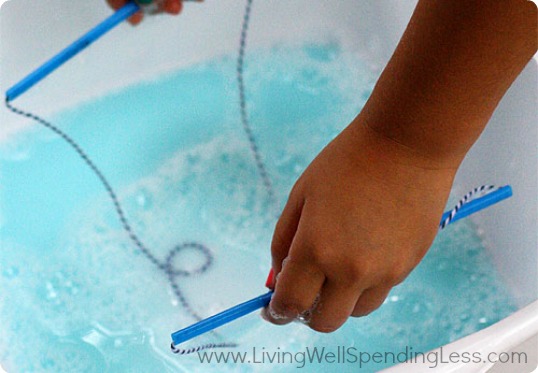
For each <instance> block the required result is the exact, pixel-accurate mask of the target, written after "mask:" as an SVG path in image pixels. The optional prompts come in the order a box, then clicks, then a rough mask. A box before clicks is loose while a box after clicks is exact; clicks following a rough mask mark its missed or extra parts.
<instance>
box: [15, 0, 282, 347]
mask: <svg viewBox="0 0 538 373" xmlns="http://www.w3.org/2000/svg"><path fill="white" fill-rule="evenodd" d="M252 2H253V0H247V5H246V9H245V14H244V18H243V25H242V29H241V38H240V48H239V55H238V59H237V81H238V86H239V101H240V108H241V122H242V124H243V129H244V131H245V133H246V134H247V139H248V141H249V145H250V149H251V152H252V154H253V157H254V160H255V162H256V167H257V168H258V171H259V173H260V176H261V178H262V181H263V184H264V186H265V189H266V191H267V193H268V195H269V198H270V201H271V203H272V204H273V205H276V198H275V193H274V189H273V186H272V183H271V180H270V178H269V175H268V173H267V170H266V167H265V164H264V163H263V160H262V157H261V155H260V152H259V148H258V146H257V144H256V139H255V137H254V134H253V132H252V128H251V126H250V123H249V120H248V115H247V105H246V98H245V86H244V79H243V70H244V68H243V66H244V56H245V49H246V40H247V32H248V24H249V19H250V11H251V8H252ZM5 104H6V107H7V108H8V109H9V110H10V111H11V112H13V113H14V114H17V115H20V116H23V117H25V118H28V119H31V120H33V121H35V122H37V123H39V124H40V125H42V126H44V127H46V128H48V129H49V130H51V131H53V132H54V133H56V134H57V135H58V136H60V137H61V138H62V139H63V140H64V141H65V142H66V143H67V144H68V145H70V146H71V148H72V149H73V150H74V151H75V152H76V153H77V154H78V156H79V157H80V159H82V161H83V162H84V163H85V164H86V165H87V166H88V167H89V168H90V169H91V171H92V172H93V173H94V174H95V175H96V176H97V178H98V179H99V181H100V182H101V184H102V185H103V187H104V188H105V190H106V192H107V194H108V196H109V197H110V199H111V201H112V203H113V205H114V209H115V211H116V213H117V215H118V218H119V220H120V222H121V225H122V228H123V229H124V230H125V232H126V233H127V235H128V236H129V239H130V240H131V241H132V242H133V244H134V245H135V246H136V247H137V248H138V250H139V251H140V252H141V253H142V254H143V255H144V256H145V257H146V259H148V260H149V261H150V262H151V263H152V264H153V265H154V266H155V267H157V268H158V269H159V270H161V271H162V272H164V274H165V275H166V277H167V279H168V281H169V283H170V287H171V289H172V292H173V293H174V295H175V297H176V298H177V300H178V301H179V303H180V304H181V306H182V307H183V308H184V309H185V310H186V311H187V312H188V313H189V315H190V316H192V317H193V318H194V319H196V320H197V321H199V320H201V319H202V318H201V316H200V315H199V314H198V313H197V312H196V311H195V310H194V308H193V307H192V306H191V305H190V303H189V302H188V300H187V298H186V297H185V295H184V294H183V292H182V291H181V288H180V286H179V282H178V278H179V277H190V276H194V275H199V274H202V273H205V272H206V271H207V270H208V269H209V267H211V265H212V263H213V260H214V257H213V254H212V253H211V250H210V249H209V248H208V247H207V246H205V245H204V244H202V243H199V242H186V243H182V244H179V245H177V246H175V247H174V248H173V249H171V250H170V251H169V253H168V255H167V256H166V258H165V260H164V261H161V260H159V259H158V258H157V257H156V256H155V255H154V254H153V253H152V251H151V250H150V249H149V248H148V247H147V246H146V245H144V243H143V242H142V240H141V239H140V238H139V237H138V235H137V234H136V233H135V231H134V230H133V228H132V226H131V224H130V223H129V221H128V219H127V217H126V214H125V211H124V210H123V207H122V205H121V203H120V201H119V198H118V195H117V193H116V192H115V190H114V189H113V188H112V185H111V184H110V182H109V181H108V179H107V178H106V177H105V175H104V174H103V173H102V171H101V170H100V169H99V167H97V165H96V164H95V163H94V162H93V160H92V159H91V158H90V157H89V156H88V154H87V153H86V152H85V151H84V150H83V149H82V147H81V146H80V145H79V144H78V143H77V142H76V141H75V140H74V139H73V138H72V137H70V136H69V135H68V134H67V133H65V132H64V131H62V130H61V129H60V128H59V127H57V126H55V125H54V124H52V123H51V122H49V121H47V120H45V119H43V118H41V117H40V116H38V115H36V114H34V113H31V112H29V111H26V110H22V109H20V108H17V107H15V106H13V105H12V104H11V102H10V100H9V99H8V98H6V100H5ZM187 248H190V249H194V250H197V251H198V252H200V253H201V254H202V255H203V256H204V258H205V261H204V263H203V264H202V265H201V266H200V267H199V268H196V269H194V270H190V271H187V270H182V269H178V268H176V267H174V264H173V261H174V258H175V257H176V256H177V255H178V254H179V253H180V252H181V251H182V250H184V249H187ZM236 346H237V344H236V343H232V342H221V343H208V344H205V345H199V346H195V347H192V348H186V349H180V348H177V347H175V346H174V345H172V351H173V352H174V353H176V354H179V355H188V354H192V353H195V352H199V351H202V350H206V349H214V348H228V347H236Z"/></svg>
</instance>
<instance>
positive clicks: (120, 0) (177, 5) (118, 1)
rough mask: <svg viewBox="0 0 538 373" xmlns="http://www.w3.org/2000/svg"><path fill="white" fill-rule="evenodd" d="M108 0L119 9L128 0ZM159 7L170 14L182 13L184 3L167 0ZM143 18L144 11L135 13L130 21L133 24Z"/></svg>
mask: <svg viewBox="0 0 538 373" xmlns="http://www.w3.org/2000/svg"><path fill="white" fill-rule="evenodd" d="M107 2H108V4H109V5H110V6H111V7H112V8H114V9H115V10H118V9H119V8H121V7H122V6H124V5H125V4H127V2H128V0H107ZM159 7H160V9H161V11H162V12H165V13H169V14H179V13H181V9H182V8H183V4H182V2H181V0H165V1H163V2H162V3H161V5H160V6H159ZM143 18H144V14H142V12H138V13H136V14H135V15H133V16H132V17H131V18H129V22H130V23H131V24H132V25H137V24H139V23H140V22H142V19H143Z"/></svg>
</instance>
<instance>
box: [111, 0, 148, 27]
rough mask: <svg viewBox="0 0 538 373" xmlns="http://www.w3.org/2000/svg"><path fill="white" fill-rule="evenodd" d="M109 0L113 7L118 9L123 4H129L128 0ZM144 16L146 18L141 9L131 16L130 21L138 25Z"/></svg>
mask: <svg viewBox="0 0 538 373" xmlns="http://www.w3.org/2000/svg"><path fill="white" fill-rule="evenodd" d="M107 2H108V5H110V6H111V7H112V9H114V10H118V9H120V8H121V7H122V6H124V5H125V4H127V2H128V0H107ZM142 18H144V14H143V13H142V12H141V11H139V12H137V13H136V14H134V15H132V16H131V17H129V23H131V24H132V25H138V24H139V23H140V22H141V21H142Z"/></svg>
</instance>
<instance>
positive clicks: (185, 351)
mask: <svg viewBox="0 0 538 373" xmlns="http://www.w3.org/2000/svg"><path fill="white" fill-rule="evenodd" d="M234 347H237V344H235V343H208V344H206V345H200V346H196V347H191V348H185V349H182V348H177V347H176V346H175V345H174V344H173V343H172V344H171V345H170V350H171V351H172V352H173V353H174V354H178V355H190V354H193V353H195V352H200V351H203V350H209V349H214V348H234Z"/></svg>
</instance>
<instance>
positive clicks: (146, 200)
mask: <svg viewBox="0 0 538 373" xmlns="http://www.w3.org/2000/svg"><path fill="white" fill-rule="evenodd" d="M373 78H374V73H373V72H372V71H371V70H370V69H369V68H368V67H366V65H365V64H364V63H363V62H362V61H361V60H360V59H358V58H357V56H356V55H353V54H348V53H344V52H342V51H341V49H340V47H339V46H338V44H334V43H328V44H323V45H315V44H308V45H305V46H304V47H303V48H298V49H287V48H283V47H280V48H274V49H273V50H268V51H260V52H259V53H257V54H255V55H252V57H250V56H249V57H248V58H247V66H246V75H245V81H246V87H247V95H248V105H249V110H250V111H249V113H250V118H251V120H252V123H253V127H254V132H255V135H256V136H257V138H258V140H259V146H260V149H261V152H262V155H263V157H264V159H265V160H266V163H267V166H268V172H269V175H270V176H271V178H272V180H273V181H274V185H275V188H276V191H277V197H278V199H279V200H280V201H281V204H282V203H283V202H284V201H285V200H286V197H287V193H288V191H289V189H290V188H291V186H292V185H293V183H294V181H295V180H296V178H297V177H298V176H299V175H300V174H301V172H302V171H303V170H304V169H305V167H306V166H307V165H308V164H309V162H310V161H311V160H312V159H313V157H315V155H316V154H317V153H318V152H319V151H320V150H321V149H322V148H323V146H324V145H325V144H327V143H328V142H329V141H330V140H331V139H332V138H333V137H334V136H335V135H336V134H338V133H339V131H340V130H341V129H342V128H343V127H344V126H346V125H347V124H348V123H349V122H350V121H351V120H352V119H353V117H354V115H355V114H356V113H357V112H358V110H359V109H360V107H361V105H362V104H363V103H364V102H365V100H366V99H367V97H368V95H369V92H371V89H372V86H373ZM234 87H235V75H234V64H233V61H232V60H231V59H222V60H218V61H213V62H211V63H208V64H205V65H203V66H198V67H195V68H193V69H192V70H187V71H182V72H178V73H177V74H175V75H169V76H167V77H165V78H163V79H160V80H158V81H156V82H153V83H143V84H141V85H140V86H135V87H130V88H127V89H126V90H124V91H123V92H120V93H115V94H113V95H110V96H106V97H105V98H102V99H100V100H98V101H96V102H92V103H88V104H86V105H84V106H81V107H79V108H74V109H73V110H71V111H69V112H66V113H64V114H63V115H62V116H60V117H59V118H57V121H58V122H59V123H62V124H63V126H65V127H68V128H67V131H68V132H69V133H70V134H74V136H75V137H76V138H77V139H81V140H83V141H84V144H83V146H84V147H85V148H86V150H87V151H88V153H89V154H90V155H91V156H94V158H97V159H96V162H97V164H99V165H100V166H102V167H104V172H105V174H106V175H109V176H110V177H111V178H112V183H113V185H114V187H115V188H116V189H117V191H118V196H119V198H120V200H121V202H122V204H123V206H124V208H125V210H126V214H127V216H128V218H129V220H130V221H131V222H132V225H133V228H134V229H135V231H136V232H137V234H138V235H139V236H140V237H141V239H142V240H143V241H144V243H145V244H146V245H147V246H148V247H149V248H151V250H152V252H154V253H155V255H156V256H157V257H158V258H160V259H161V260H163V259H164V257H165V256H166V255H167V253H168V252H169V250H170V249H171V248H173V247H174V246H175V245H177V244H178V243H181V242H186V241H188V242H191V241H201V242H203V243H205V244H206V245H208V247H209V248H210V250H211V251H212V253H213V254H214V257H215V263H214V265H213V266H211V267H210V269H209V270H208V271H207V272H206V273H204V274H202V275H200V276H194V277H189V278H180V279H179V280H180V286H181V289H182V291H183V292H184V294H185V296H186V298H187V299H188V301H189V302H190V304H191V305H192V307H193V308H194V309H195V310H196V311H197V312H199V313H200V314H201V316H203V317H205V316H209V315H212V314H214V313H216V312H218V311H220V310H222V309H223V308H226V307H229V306H232V305H234V304H236V303H239V302H242V301H244V300H246V299H249V298H250V297H253V296H256V295H259V294H260V293H262V292H263V291H264V289H263V283H264V280H265V276H266V274H267V271H268V269H269V265H270V253H269V246H270V241H271V235H272V229H273V227H274V223H275V215H274V213H273V212H272V211H271V210H270V209H269V201H268V199H267V196H266V193H265V190H264V188H263V185H262V184H261V182H260V181H259V176H258V174H257V170H256V167H255V165H254V163H253V161H252V159H251V155H250V151H249V149H248V144H247V142H246V139H245V138H244V134H243V133H242V132H241V129H240V125H239V113H238V108H237V99H236V98H237V92H236V91H235V88H234ZM142 93H144V94H145V95H144V100H145V101H144V102H145V105H141V104H140V103H141V102H142V101H137V100H138V99H139V97H140V95H141V94H142ZM178 95H179V96H181V97H180V99H177V97H178ZM133 107H134V108H136V110H134V109H133ZM133 112H134V113H133ZM105 119H107V120H105ZM111 123H115V124H114V125H111ZM30 138H32V139H35V140H34V141H32V143H31V146H30V148H27V147H25V146H22V145H21V146H20V147H17V145H10V146H12V148H9V149H8V148H2V149H1V150H2V152H0V153H1V154H2V157H1V159H0V162H2V166H7V167H8V169H9V170H16V171H18V172H19V175H18V176H17V177H19V178H20V180H25V181H27V182H28V184H31V185H34V184H36V185H48V188H50V190H48V192H49V193H50V195H49V197H48V200H47V201H48V203H47V204H44V206H43V207H41V208H38V207H36V206H34V205H30V204H29V203H30V202H28V201H27V199H26V198H25V197H24V195H25V194H24V193H30V192H39V190H37V189H24V188H25V186H23V185H19V186H17V185H15V186H11V187H10V183H9V178H10V177H15V176H11V175H14V174H12V173H6V175H4V178H6V181H8V183H7V184H6V186H5V187H3V190H2V194H3V197H9V199H12V200H15V202H14V203H13V206H14V207H12V208H11V207H10V205H7V203H8V202H9V201H3V202H2V206H3V207H5V209H4V208H3V210H5V212H3V222H2V227H1V230H0V235H1V238H2V244H3V248H2V250H1V251H0V288H2V289H3V294H2V297H0V322H1V324H2V325H8V327H6V328H5V329H3V330H2V332H1V333H0V361H1V362H2V365H3V366H4V365H5V368H6V369H8V370H9V371H10V372H19V371H20V372H23V371H35V370H40V371H54V372H62V371H65V372H71V371H89V372H92V371H95V372H103V371H109V372H114V371H122V370H123V371H125V370H129V369H131V370H132V369H133V367H134V366H136V367H137V368H139V369H147V370H148V371H163V372H164V371H178V370H179V371H181V370H183V371H197V370H198V371H203V370H204V369H208V366H206V365H200V364H199V362H198V360H197V358H196V355H194V356H188V357H181V358H178V357H177V356H173V355H171V354H170V353H169V350H168V349H169V344H170V333H171V332H172V331H174V330H177V329H179V328H181V327H184V326H186V325H189V324H191V323H192V322H193V321H194V320H193V319H192V317H191V316H190V315H189V314H188V313H187V312H186V311H185V310H184V309H182V307H181V305H180V304H178V302H177V300H176V299H175V298H174V295H173V292H172V291H171V289H170V287H169V283H168V281H167V279H166V277H165V276H164V275H163V274H162V272H160V271H157V270H155V268H154V267H153V266H152V264H151V263H149V262H148V261H147V259H146V258H145V257H143V256H142V255H141V254H140V253H139V252H138V251H137V250H136V248H134V247H133V245H132V244H131V242H130V241H129V239H128V237H127V236H126V235H125V232H124V231H123V230H122V228H121V226H120V224H119V223H118V220H117V216H116V215H115V212H114V211H113V209H112V206H111V203H110V200H109V199H108V197H107V196H106V195H105V193H104V191H103V190H102V189H101V186H100V185H99V184H98V183H96V182H95V180H94V177H93V175H91V174H90V173H84V172H82V171H78V170H79V168H83V167H84V165H83V164H82V163H81V162H80V160H77V159H75V158H74V157H73V158H71V155H70V154H71V150H70V149H68V148H67V147H64V146H63V144H61V141H51V140H50V139H49V138H48V137H47V136H45V135H44V132H43V131H39V130H36V132H35V133H34V134H31V135H30ZM170 139H174V141H171V140H170ZM133 144H134V145H133ZM17 149H23V150H24V151H22V150H21V151H19V150H17ZM11 152H13V154H14V155H13V156H11ZM17 154H26V155H25V156H19V155H17ZM68 154H69V155H68ZM43 159H45V160H49V163H50V162H52V161H51V160H54V164H52V165H51V164H49V163H43V162H42V161H41V160H43ZM71 163H72V165H71ZM47 167H49V168H50V170H51V172H50V173H49V172H48V170H49V168H47ZM37 170H40V171H41V174H39V176H36V175H35V174H36V173H37ZM53 171H54V172H55V173H56V175H58V174H60V175H61V178H60V179H59V180H58V179H57V178H55V177H53V176H50V175H54V172H53ZM47 177H48V178H50V179H47ZM43 183H44V184H43ZM83 187H84V188H85V189H84V188H83ZM28 188H30V187H28ZM56 188H63V189H61V191H62V192H61V193H60V192H57V191H56V192H55V189H56ZM21 195H22V197H21ZM456 197H459V195H457V196H456ZM30 201H31V200H30ZM51 210H56V211H63V212H62V213H61V214H59V213H57V214H56V215H54V214H52V212H50V211H51ZM53 212H54V211H53ZM23 214H27V215H23ZM32 214H37V215H38V218H39V219H37V218H36V221H38V223H39V224H45V225H46V229H45V230H44V231H43V232H45V233H42V235H41V236H40V235H38V234H37V233H36V236H37V237H33V240H30V241H29V240H27V237H26V236H25V234H23V233H20V232H19V231H18V230H16V229H15V228H14V227H13V224H12V223H11V222H12V221H13V219H14V218H16V217H18V218H21V219H22V218H26V217H29V218H31V217H32V216H33V215H32ZM58 214H59V215H58ZM30 221H33V220H31V219H30V220H29V222H28V226H27V227H26V229H27V231H26V234H28V232H35V230H36V229H37V228H38V225H35V226H34V225H32V223H31V222H30ZM36 224H37V223H36ZM41 228H42V227H41ZM43 229H44V228H43ZM476 232H477V229H476V227H475V226H474V225H473V224H472V223H471V222H470V221H462V222H458V223H456V224H455V225H454V226H449V227H448V228H447V229H446V231H444V232H442V233H441V234H440V235H439V237H438V239H437V240H436V242H435V244H434V246H433V247H432V249H431V250H430V252H429V253H428V255H427V256H426V257H425V259H424V261H423V262H422V264H421V265H420V266H419V267H418V268H417V269H416V270H415V271H414V272H413V273H412V275H411V276H410V277H409V279H408V280H407V281H406V282H405V283H404V284H402V285H400V286H398V287H396V288H395V289H394V290H393V291H392V292H391V294H390V295H389V297H388V299H387V301H386V302H385V304H384V305H383V306H382V307H381V309H380V310H379V311H377V312H374V313H373V314H372V315H371V316H369V317H367V318H362V319H356V320H355V319H354V320H350V321H349V322H348V323H347V324H346V325H345V326H344V327H343V328H342V329H341V330H339V331H337V332H336V333H333V334H331V335H321V334H317V333H315V332H313V331H311V330H309V329H308V328H306V327H305V326H304V325H301V324H292V325H289V326H286V327H285V328H283V327H276V326H272V325H269V324H267V323H265V322H262V321H261V320H260V317H259V315H256V314H253V315H250V316H248V317H245V318H244V319H242V320H239V321H237V322H235V323H233V324H230V325H227V326H225V327H223V328H221V329H219V330H218V336H215V335H213V334H209V335H206V336H203V337H201V338H199V339H197V340H195V341H193V344H195V343H198V342H215V341H222V340H226V341H232V342H237V343H239V345H240V346H239V348H238V350H242V351H246V350H250V349H251V348H252V347H253V346H257V347H259V348H263V347H264V348H266V349H267V350H273V351H274V350H276V349H277V348H280V349H281V350H286V349H287V350H292V351H300V350H301V349H304V348H305V347H306V346H310V347H312V346H314V345H319V346H324V345H328V346H335V345H338V344H340V345H346V346H351V345H354V346H356V347H357V348H360V349H363V350H365V351H374V350H376V349H377V350H380V351H386V350H389V351H393V350H397V349H399V348H401V347H402V346H405V345H413V346H415V347H416V349H417V350H418V349H423V350H426V349H431V348H434V347H437V346H439V345H441V344H444V343H447V342H449V341H452V340H454V339H457V338H459V337H461V336H464V335H467V334H469V333H472V332H475V331H476V330H479V329H481V328H483V327H485V326H487V325H489V324H491V323H493V322H495V321H497V320H499V319H501V318H503V317H505V316H506V315H508V314H509V313H510V312H512V311H513V310H514V308H513V306H512V304H511V301H510V297H509V295H508V294H507V292H506V290H504V288H503V286H502V284H501V283H500V282H499V280H498V279H497V275H496V272H495V271H494V269H493V265H492V263H491V260H490V258H489V257H488V255H487V251H485V249H484V248H483V245H482V243H481V239H480V237H479V236H478V235H477V233H476ZM202 259H203V258H201V257H200V256H199V255H198V254H197V253H196V252H187V251H186V252H183V253H181V254H180V255H178V257H177V258H176V259H175V262H176V263H178V267H179V268H185V269H192V268H193V267H196V266H197V265H198V264H200V261H201V260H202ZM181 261H188V262H189V263H185V264H184V266H183V265H181V264H180V262H181ZM471 305H472V307H471ZM260 336H263V339H262V338H260ZM28 346H31V348H28ZM214 367H217V366H214ZM312 367H316V368H318V367H317V366H312ZM339 368H341V370H342V371H343V372H344V371H353V368H356V367H355V366H353V365H351V366H341V367H340V366H339ZM380 368H381V366H371V367H369V368H368V369H372V370H373V369H380ZM236 369H238V367H237V366H233V365H230V366H223V365H219V366H218V370H219V371H226V370H228V371H234V370H236ZM240 369H241V371H276V370H279V369H280V370H283V371H285V370H287V369H289V366H287V365H280V366H277V365H269V366H262V365H260V364H258V365H254V364H253V365H249V366H247V365H244V366H241V367H240Z"/></svg>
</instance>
